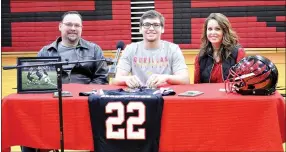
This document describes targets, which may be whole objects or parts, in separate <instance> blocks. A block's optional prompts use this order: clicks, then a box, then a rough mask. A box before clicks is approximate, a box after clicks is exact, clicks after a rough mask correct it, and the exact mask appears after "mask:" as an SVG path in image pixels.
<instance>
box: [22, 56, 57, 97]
mask: <svg viewBox="0 0 286 152" xmlns="http://www.w3.org/2000/svg"><path fill="white" fill-rule="evenodd" d="M60 60H61V58H60V57H18V58H17V65H18V66H29V67H21V68H17V93H19V94H21V93H50V92H55V91H57V72H56V67H55V65H47V66H44V65H43V64H47V63H51V62H60ZM33 65H35V66H33ZM37 65H43V66H37Z"/></svg>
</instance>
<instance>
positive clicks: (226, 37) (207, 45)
mask: <svg viewBox="0 0 286 152" xmlns="http://www.w3.org/2000/svg"><path fill="white" fill-rule="evenodd" d="M212 19H214V20H216V21H217V22H218V25H219V26H220V28H221V29H222V32H223V37H222V43H221V45H220V48H219V51H218V55H219V57H220V60H223V59H226V58H228V57H229V55H230V54H231V52H232V50H233V49H234V48H235V47H236V46H237V45H238V36H237V34H236V32H235V31H234V30H233V29H232V27H231V24H230V22H229V20H228V19H227V17H226V16H224V15H223V14H221V13H211V14H210V15H209V16H208V18H207V19H206V20H205V23H204V25H203V32H202V36H201V48H200V52H199V56H200V57H202V56H204V55H206V54H209V53H212V52H213V47H212V44H211V42H210V41H209V40H208V38H207V26H208V22H209V21H210V20H212Z"/></svg>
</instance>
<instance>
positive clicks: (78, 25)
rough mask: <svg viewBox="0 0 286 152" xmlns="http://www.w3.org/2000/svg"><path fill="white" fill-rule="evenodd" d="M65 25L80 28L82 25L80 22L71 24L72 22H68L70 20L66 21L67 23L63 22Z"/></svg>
mask: <svg viewBox="0 0 286 152" xmlns="http://www.w3.org/2000/svg"><path fill="white" fill-rule="evenodd" d="M63 24H64V25H65V26H67V27H69V28H72V27H73V26H74V27H75V28H81V27H82V25H80V24H76V23H75V24H73V23H70V22H67V23H63Z"/></svg>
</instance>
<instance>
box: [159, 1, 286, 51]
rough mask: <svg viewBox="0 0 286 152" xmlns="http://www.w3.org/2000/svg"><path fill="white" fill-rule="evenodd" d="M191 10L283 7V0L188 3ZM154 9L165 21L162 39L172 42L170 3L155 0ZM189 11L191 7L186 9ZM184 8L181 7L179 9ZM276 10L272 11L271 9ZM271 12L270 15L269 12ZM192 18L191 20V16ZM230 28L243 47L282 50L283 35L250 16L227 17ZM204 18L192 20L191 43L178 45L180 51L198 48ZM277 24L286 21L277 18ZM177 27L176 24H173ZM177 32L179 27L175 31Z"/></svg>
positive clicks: (279, 17)
mask: <svg viewBox="0 0 286 152" xmlns="http://www.w3.org/2000/svg"><path fill="white" fill-rule="evenodd" d="M190 5H191V7H196V8H198V7H202V8H205V7H222V6H280V5H282V6H283V5H284V6H285V1H284V0H279V1H277V0H276V1H253V0H252V1H251V0H249V1H248V0H244V1H239V2H238V1H236V0H228V1H224V0H213V1H199V0H193V1H191V4H190ZM155 8H156V10H157V11H159V12H161V13H162V14H163V15H164V17H165V19H166V21H165V24H166V25H165V33H164V34H163V36H162V39H165V40H169V41H173V39H174V34H173V30H174V29H176V27H174V23H173V18H174V14H173V2H172V1H170V0H167V1H162V0H155ZM186 8H190V6H186ZM182 9H183V8H182ZM274 11H275V10H274ZM284 12H285V10H284ZM269 13H271V12H269ZM190 18H191V17H190ZM228 19H229V20H230V22H231V25H232V27H233V29H234V30H235V31H236V32H237V34H238V36H239V38H240V39H239V40H240V44H241V45H242V46H243V47H245V48H285V46H286V44H285V37H286V35H285V32H277V31H276V27H269V26H267V23H266V22H261V21H258V20H257V17H256V16H252V17H228ZM204 20H205V18H191V23H190V24H191V43H190V44H179V45H180V47H181V48H182V49H198V48H200V38H201V33H202V30H203V23H204ZM276 21H281V22H285V16H277V17H276ZM175 24H176V23H175ZM178 29H179V28H178Z"/></svg>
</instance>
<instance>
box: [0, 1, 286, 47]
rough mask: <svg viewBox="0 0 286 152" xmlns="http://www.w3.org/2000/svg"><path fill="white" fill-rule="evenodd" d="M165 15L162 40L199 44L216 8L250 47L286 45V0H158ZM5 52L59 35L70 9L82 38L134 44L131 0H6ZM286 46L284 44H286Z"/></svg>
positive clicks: (158, 7) (104, 43)
mask: <svg viewBox="0 0 286 152" xmlns="http://www.w3.org/2000/svg"><path fill="white" fill-rule="evenodd" d="M154 2H155V9H156V10H157V11H159V12H161V13H162V14H163V15H164V16H165V18H166V26H165V33H164V34H163V39H165V40H168V41H172V42H174V43H177V44H179V45H180V47H181V48H182V49H198V48H199V47H200V37H201V32H202V25H203V22H204V20H205V18H206V17H207V16H208V15H209V14H210V13H212V12H219V13H223V14H225V15H226V16H227V17H228V18H229V20H230V21H231V24H232V26H233V28H234V29H235V31H236V32H237V33H238V35H239V37H240V43H241V44H242V45H243V47H245V48H257V49H259V48H273V49H276V48H285V45H286V44H285V36H286V35H285V32H286V25H285V21H286V19H285V18H286V17H285V13H286V9H285V6H286V4H285V3H286V2H285V0H264V1H260V0H243V1H237V0H228V1H226V0H212V1H209V0H155V1H154ZM1 3H2V4H1V8H2V9H1V13H2V17H1V24H2V27H1V33H2V35H1V45H2V46H1V49H2V52H31V51H35V52H37V51H39V50H40V49H41V48H42V47H43V46H44V45H46V44H48V43H51V42H53V41H54V40H55V39H56V38H57V37H58V36H59V34H60V33H59V31H58V24H59V21H60V20H61V15H62V14H63V13H64V12H65V11H70V10H76V11H79V12H80V13H81V14H82V15H83V19H84V22H83V26H84V27H83V38H85V39H87V40H89V41H92V42H95V43H97V44H99V45H100V46H101V47H102V49H103V50H114V49H115V45H116V42H117V41H119V40H123V41H124V42H125V43H131V4H130V0H51V1H40V0H25V1H19V0H4V1H3V0H2V2H1ZM284 50H285V49H284Z"/></svg>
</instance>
